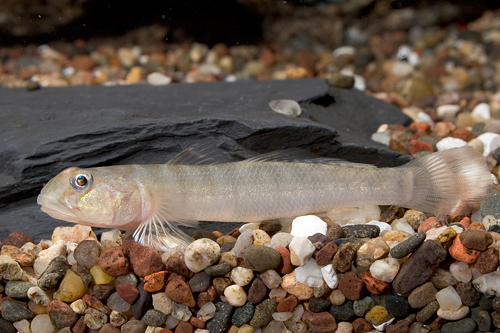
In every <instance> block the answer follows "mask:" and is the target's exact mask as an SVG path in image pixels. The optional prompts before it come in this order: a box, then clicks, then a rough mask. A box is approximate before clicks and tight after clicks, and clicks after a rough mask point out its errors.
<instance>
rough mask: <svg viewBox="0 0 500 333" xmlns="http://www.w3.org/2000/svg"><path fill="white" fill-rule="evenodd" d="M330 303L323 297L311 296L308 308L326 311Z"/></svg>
mask: <svg viewBox="0 0 500 333" xmlns="http://www.w3.org/2000/svg"><path fill="white" fill-rule="evenodd" d="M331 305H332V303H330V301H329V300H327V299H325V298H318V297H312V298H311V299H310V300H309V310H311V312H323V311H328V308H329V307H330V306H331Z"/></svg>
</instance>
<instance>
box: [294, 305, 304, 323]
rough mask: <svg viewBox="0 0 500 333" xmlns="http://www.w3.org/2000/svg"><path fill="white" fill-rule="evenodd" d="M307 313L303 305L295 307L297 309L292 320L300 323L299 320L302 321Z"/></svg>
mask: <svg viewBox="0 0 500 333" xmlns="http://www.w3.org/2000/svg"><path fill="white" fill-rule="evenodd" d="M305 311H306V310H305V309H304V306H303V305H302V304H299V305H297V306H296V307H295V309H293V311H292V313H293V317H292V320H293V321H299V320H301V319H302V316H303V315H304V312H305Z"/></svg>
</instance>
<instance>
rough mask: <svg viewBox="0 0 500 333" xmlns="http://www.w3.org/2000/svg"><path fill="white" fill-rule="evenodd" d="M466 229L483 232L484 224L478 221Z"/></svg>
mask: <svg viewBox="0 0 500 333" xmlns="http://www.w3.org/2000/svg"><path fill="white" fill-rule="evenodd" d="M466 228H467V227H466ZM467 229H469V230H485V229H484V224H483V223H482V222H478V221H476V222H472V223H471V224H470V225H469V227H468V228H467Z"/></svg>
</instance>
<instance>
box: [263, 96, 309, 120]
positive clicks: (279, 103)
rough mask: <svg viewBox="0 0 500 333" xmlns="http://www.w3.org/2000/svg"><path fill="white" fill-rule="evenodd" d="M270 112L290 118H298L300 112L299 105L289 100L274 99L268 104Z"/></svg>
mask: <svg viewBox="0 0 500 333" xmlns="http://www.w3.org/2000/svg"><path fill="white" fill-rule="evenodd" d="M269 107H270V108H271V110H273V111H275V112H277V113H281V114H284V115H287V116H291V117H298V116H300V113H301V112H302V109H301V108H300V105H299V103H297V102H296V101H294V100H291V99H274V100H271V101H270V102H269Z"/></svg>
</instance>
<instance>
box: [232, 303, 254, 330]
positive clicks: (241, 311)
mask: <svg viewBox="0 0 500 333" xmlns="http://www.w3.org/2000/svg"><path fill="white" fill-rule="evenodd" d="M254 310H255V307H254V305H253V304H252V303H250V302H247V303H245V304H244V305H243V306H241V307H239V308H236V309H235V310H234V313H233V316H232V317H231V323H232V324H233V325H234V326H242V325H243V324H246V323H248V322H249V321H250V320H251V319H252V317H253V314H254Z"/></svg>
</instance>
